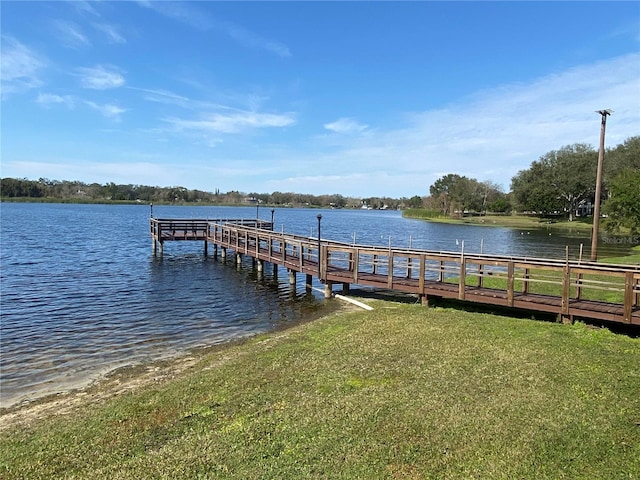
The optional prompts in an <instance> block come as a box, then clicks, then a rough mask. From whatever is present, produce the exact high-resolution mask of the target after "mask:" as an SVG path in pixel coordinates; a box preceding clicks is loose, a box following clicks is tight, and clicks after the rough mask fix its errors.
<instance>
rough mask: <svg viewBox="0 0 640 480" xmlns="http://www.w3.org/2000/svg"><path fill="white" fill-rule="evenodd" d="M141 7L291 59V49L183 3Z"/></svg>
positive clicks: (154, 3)
mask: <svg viewBox="0 0 640 480" xmlns="http://www.w3.org/2000/svg"><path fill="white" fill-rule="evenodd" d="M137 3H138V4H139V5H140V6H142V7H145V8H150V9H152V10H154V11H156V12H157V13H159V14H161V15H164V16H166V17H169V18H173V19H174V20H177V21H180V22H183V23H186V24H188V25H191V26H193V27H196V28H199V29H201V30H211V29H213V30H216V31H218V32H221V33H223V34H224V35H226V36H228V37H230V38H232V39H233V40H235V41H236V42H238V43H239V44H240V45H242V46H245V47H248V48H253V49H259V50H265V51H267V52H269V53H272V54H275V55H278V56H280V57H291V51H290V50H289V47H287V46H286V45H284V44H283V43H281V42H278V41H276V40H273V39H269V38H264V37H262V36H261V35H259V34H258V33H256V32H253V31H250V30H248V29H246V28H245V27H243V26H241V25H238V24H237V23H234V22H230V21H222V20H219V19H216V18H214V17H212V16H210V15H208V14H207V13H206V12H204V11H202V10H201V9H198V8H196V7H194V6H193V5H187V4H185V3H181V2H158V1H149V0H139V1H138V2H137Z"/></svg>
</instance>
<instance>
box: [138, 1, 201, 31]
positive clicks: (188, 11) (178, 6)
mask: <svg viewBox="0 0 640 480" xmlns="http://www.w3.org/2000/svg"><path fill="white" fill-rule="evenodd" d="M136 3H137V4H138V5H140V6H141V7H144V8H149V9H151V10H153V11H155V12H157V13H159V14H160V15H163V16H165V17H168V18H172V19H174V20H177V21H180V22H183V23H186V24H188V25H191V26H192V27H196V28H199V29H201V30H207V29H209V28H210V27H211V26H212V23H211V19H210V18H209V16H208V15H207V14H206V13H205V12H204V11H202V10H200V9H198V8H197V7H195V6H194V5H189V4H186V3H184V2H171V1H169V2H165V1H152V0H138V1H137V2H136Z"/></svg>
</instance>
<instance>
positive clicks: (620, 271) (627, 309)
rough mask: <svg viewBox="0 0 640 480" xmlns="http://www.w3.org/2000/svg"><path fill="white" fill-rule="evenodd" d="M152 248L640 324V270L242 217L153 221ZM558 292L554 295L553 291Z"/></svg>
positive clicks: (425, 298)
mask: <svg viewBox="0 0 640 480" xmlns="http://www.w3.org/2000/svg"><path fill="white" fill-rule="evenodd" d="M150 233H151V237H152V239H153V251H154V253H155V254H157V253H160V254H161V253H162V250H163V245H164V243H165V242H167V241H202V242H204V245H205V254H208V246H209V245H213V248H214V252H213V253H214V255H216V256H217V255H218V249H220V254H221V255H223V256H225V257H226V256H227V255H228V251H229V250H231V251H233V252H235V255H236V259H237V261H241V259H242V256H243V255H244V256H246V255H248V256H250V257H251V258H253V259H254V261H256V262H257V264H258V268H259V269H262V268H263V263H264V262H269V263H271V264H274V265H277V266H282V267H284V268H286V269H287V270H288V272H289V275H290V279H291V281H293V283H295V275H296V274H297V273H301V274H305V275H306V276H307V285H311V280H312V277H315V278H318V279H319V280H320V281H321V282H322V283H324V285H325V295H326V296H330V295H331V292H332V288H333V285H336V284H341V285H342V286H343V290H344V291H347V290H348V288H349V286H350V285H361V286H369V287H374V288H382V289H388V290H395V291H399V292H404V293H409V294H415V295H417V296H418V297H419V298H420V299H421V300H422V302H423V304H428V302H429V299H432V298H448V299H456V300H462V301H467V302H474V303H481V304H490V305H499V306H503V307H510V308H517V309H524V310H529V311H538V312H545V313H550V314H556V315H557V316H558V318H559V319H560V320H563V321H573V320H574V319H575V318H584V319H591V320H603V321H608V322H616V323H624V324H630V325H640V307H639V298H640V266H639V265H613V264H601V263H595V262H576V261H568V260H567V261H563V260H553V259H541V258H526V257H508V256H498V255H486V254H465V253H464V252H438V251H429V250H420V249H405V248H391V247H382V246H371V245H357V244H347V243H341V242H335V241H331V240H327V239H322V238H317V237H315V238H314V237H306V236H300V235H292V234H287V233H284V232H281V233H278V232H274V231H273V230H272V224H271V223H270V222H266V221H262V220H239V219H215V220H209V219H159V218H151V220H150ZM549 292H553V294H549Z"/></svg>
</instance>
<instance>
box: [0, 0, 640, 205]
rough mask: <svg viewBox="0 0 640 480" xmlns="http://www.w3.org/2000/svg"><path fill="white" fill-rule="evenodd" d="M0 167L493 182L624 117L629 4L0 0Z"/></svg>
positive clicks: (388, 190)
mask: <svg viewBox="0 0 640 480" xmlns="http://www.w3.org/2000/svg"><path fill="white" fill-rule="evenodd" d="M0 14H1V21H2V30H1V32H2V33H1V35H2V69H1V72H2V103H1V107H2V112H1V113H2V118H1V120H2V124H1V133H2V138H1V142H2V144H1V148H2V151H1V153H2V159H1V165H0V175H1V176H3V177H18V178H23V177H25V178H30V179H38V178H40V177H44V178H49V179H57V180H80V181H83V182H87V183H92V182H97V183H106V182H115V183H125V184H129V183H131V184H141V185H157V186H174V185H180V186H184V187H187V188H192V189H200V190H205V191H215V190H216V189H219V190H220V191H222V192H226V191H230V190H239V191H241V192H245V193H251V192H258V193H270V192H274V191H282V192H298V193H311V194H316V195H318V194H325V193H326V194H331V193H340V194H343V195H346V196H354V197H370V196H389V197H395V198H399V197H411V196H413V195H421V196H422V195H427V194H428V190H429V186H430V185H431V184H432V183H433V182H434V181H435V180H437V179H438V178H440V177H441V176H443V175H446V174H448V173H457V174H460V175H466V176H468V177H471V178H475V179H477V180H479V181H485V180H489V181H492V182H494V183H496V184H499V185H502V186H503V188H504V189H505V191H508V189H509V185H510V181H511V178H512V177H513V176H514V175H516V174H517V172H518V171H519V170H522V169H526V168H528V167H529V166H530V165H531V162H533V161H535V160H537V159H538V158H539V157H540V156H542V155H544V154H545V153H547V152H549V151H550V150H555V149H559V148H561V147H563V146H565V145H571V144H574V143H587V144H590V145H592V146H594V148H597V145H598V140H599V135H600V117H599V115H598V114H596V113H595V112H594V111H595V110H599V109H603V108H611V109H613V110H614V114H613V115H612V116H611V117H609V119H608V123H607V136H606V144H607V146H615V145H617V144H620V143H622V142H623V141H624V140H626V139H627V138H629V137H631V136H635V135H640V3H638V2H631V1H629V2H615V1H611V2H604V1H603V2H575V1H571V2H544V1H542V2H480V1H479V2H445V1H441V2H266V1H264V2H206V1H196V2H177V3H174V2H167V1H153V2H152V1H138V2H136V1H119V2H109V1H99V2H93V1H86V2H83V1H73V2H63V1H51V2H31V1H15V2H14V1H2V3H1V4H0Z"/></svg>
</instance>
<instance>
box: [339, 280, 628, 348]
mask: <svg viewBox="0 0 640 480" xmlns="http://www.w3.org/2000/svg"><path fill="white" fill-rule="evenodd" d="M348 296H350V297H354V298H361V299H371V300H383V301H388V302H397V303H404V304H419V303H420V299H419V298H418V296H417V295H415V294H408V293H401V292H394V291H391V290H384V289H381V290H375V289H365V288H362V289H360V288H358V289H356V288H353V289H351V290H350V291H349V293H348ZM429 306H432V307H440V308H450V309H453V310H460V311H464V312H473V313H486V314H491V315H498V316H501V317H510V318H519V319H526V320H536V321H540V322H548V323H556V322H558V316H557V315H555V314H552V313H545V312H534V311H531V310H524V309H520V308H513V307H502V306H499V305H485V304H481V303H474V302H469V301H463V300H454V299H448V298H441V297H429ZM574 321H579V322H582V323H584V324H585V325H588V326H590V327H592V328H606V329H607V330H609V331H611V332H612V333H617V334H620V335H626V336H628V337H631V338H640V327H638V326H637V325H625V324H620V323H616V322H606V321H603V320H594V319H590V318H578V317H575V318H574Z"/></svg>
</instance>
